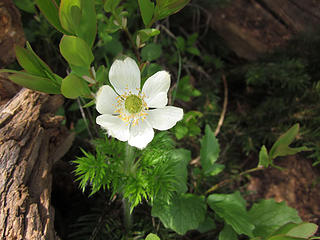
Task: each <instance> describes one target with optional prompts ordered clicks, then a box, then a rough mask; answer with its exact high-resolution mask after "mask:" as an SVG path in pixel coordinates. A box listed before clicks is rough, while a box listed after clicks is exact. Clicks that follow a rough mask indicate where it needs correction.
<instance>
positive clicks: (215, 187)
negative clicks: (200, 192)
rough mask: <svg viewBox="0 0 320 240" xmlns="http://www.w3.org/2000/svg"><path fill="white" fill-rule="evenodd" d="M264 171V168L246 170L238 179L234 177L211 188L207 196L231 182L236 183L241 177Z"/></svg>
mask: <svg viewBox="0 0 320 240" xmlns="http://www.w3.org/2000/svg"><path fill="white" fill-rule="evenodd" d="M264 169H265V168H264V167H256V168H251V169H248V170H246V171H244V172H241V173H239V174H238V175H237V176H236V177H234V178H228V179H225V180H223V181H221V182H219V183H217V184H215V185H213V186H212V187H211V188H209V189H208V190H207V191H206V193H205V195H207V194H209V193H212V192H214V191H215V190H217V189H218V188H220V187H222V186H224V185H225V184H227V183H230V182H232V181H234V180H235V179H237V178H239V177H241V176H243V175H246V174H249V173H252V172H257V171H261V170H264Z"/></svg>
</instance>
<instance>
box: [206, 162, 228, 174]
mask: <svg viewBox="0 0 320 240" xmlns="http://www.w3.org/2000/svg"><path fill="white" fill-rule="evenodd" d="M224 169H225V165H223V164H219V163H215V164H214V165H213V166H212V167H211V168H210V169H209V171H208V172H206V174H207V175H208V176H216V175H218V174H219V173H221V172H222V171H223V170H224Z"/></svg>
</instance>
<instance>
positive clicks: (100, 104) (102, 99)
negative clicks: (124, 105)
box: [96, 85, 118, 114]
mask: <svg viewBox="0 0 320 240" xmlns="http://www.w3.org/2000/svg"><path fill="white" fill-rule="evenodd" d="M117 96H118V95H117V94H116V93H115V92H114V91H113V89H112V88H111V87H110V86H108V85H104V86H102V87H101V88H100V89H99V91H98V92H97V96H96V109H97V111H98V112H99V113H101V114H112V113H114V111H115V110H116V107H115V106H116V104H117Z"/></svg>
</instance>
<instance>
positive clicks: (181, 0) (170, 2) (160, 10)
mask: <svg viewBox="0 0 320 240" xmlns="http://www.w3.org/2000/svg"><path fill="white" fill-rule="evenodd" d="M189 2H190V0H157V4H156V7H155V9H154V18H155V19H156V20H161V19H164V18H166V17H168V16H170V15H172V14H175V13H177V12H179V11H180V10H181V9H182V8H184V7H185V6H186V5H187V4H188V3H189Z"/></svg>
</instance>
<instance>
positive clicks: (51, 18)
mask: <svg viewBox="0 0 320 240" xmlns="http://www.w3.org/2000/svg"><path fill="white" fill-rule="evenodd" d="M35 2H36V4H37V6H38V8H39V9H40V11H41V12H42V13H43V15H44V16H45V17H46V18H47V20H48V22H49V23H50V24H51V25H52V26H54V27H55V28H56V29H57V30H58V31H60V32H62V33H64V34H69V32H68V31H66V30H65V29H63V27H62V26H61V24H60V20H59V6H58V4H57V2H56V1H52V0H35Z"/></svg>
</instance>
